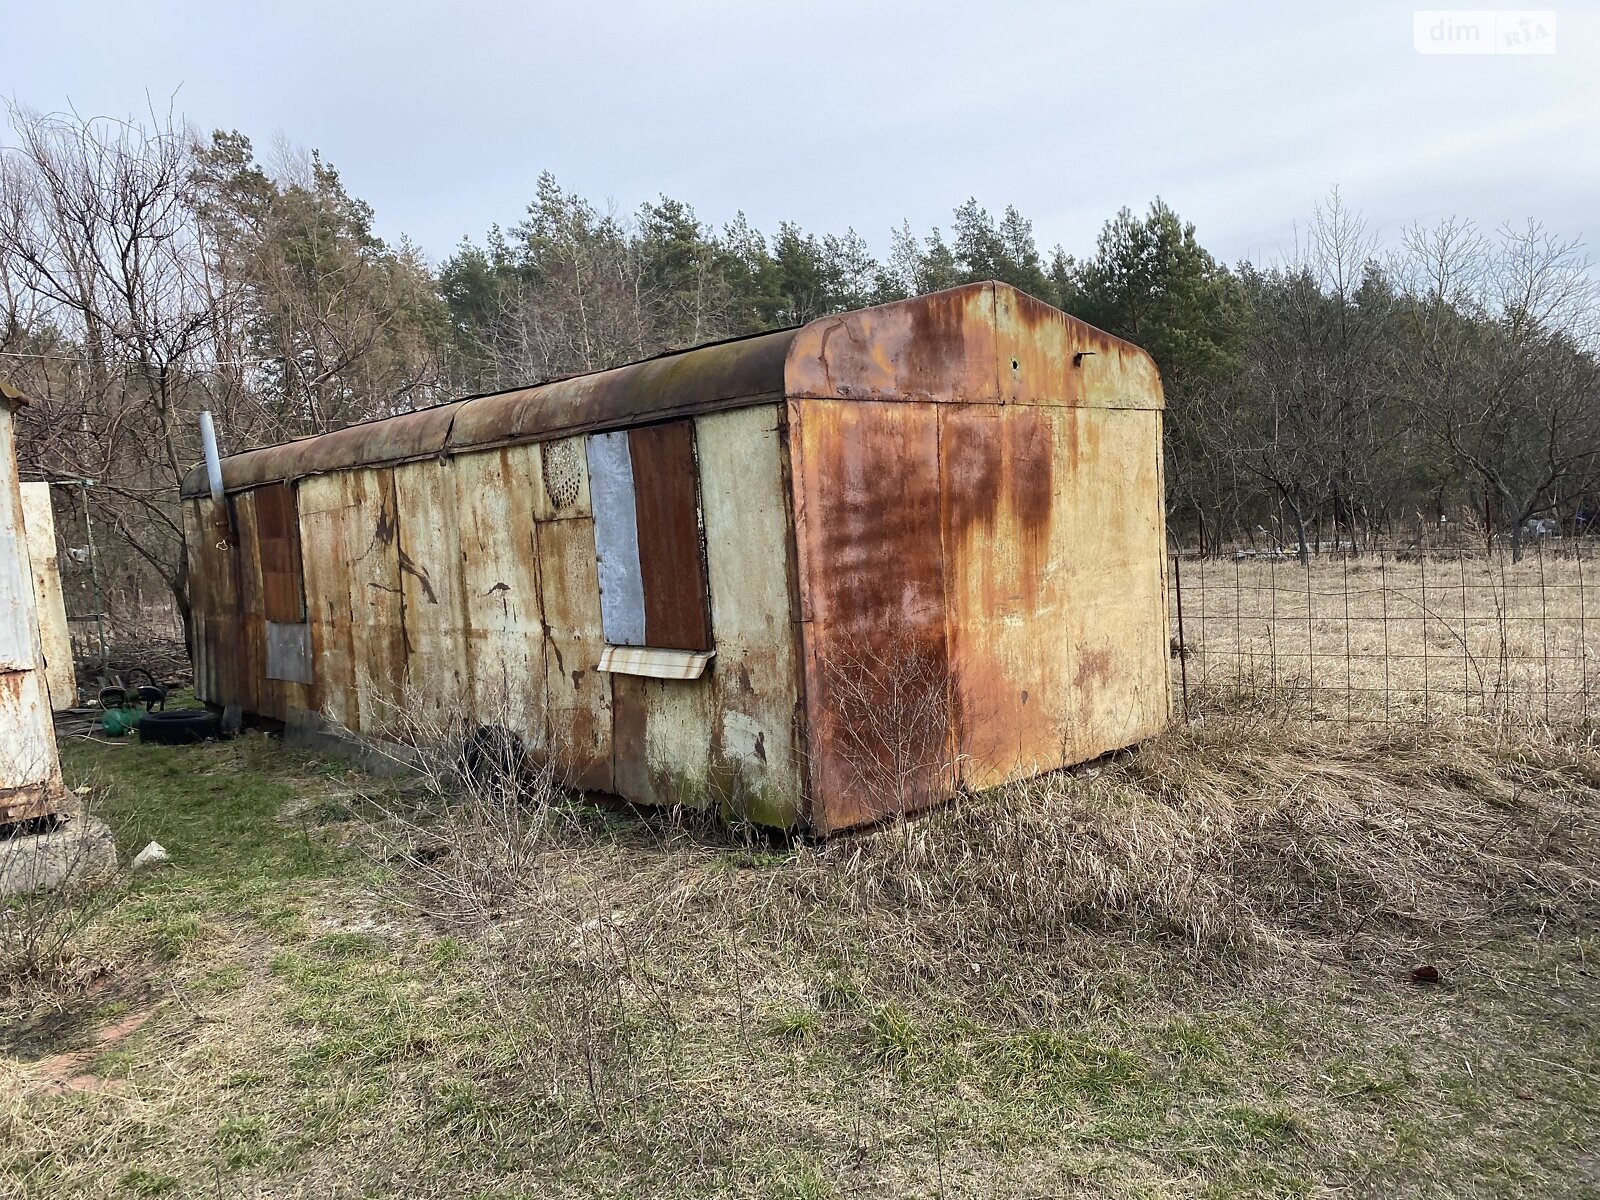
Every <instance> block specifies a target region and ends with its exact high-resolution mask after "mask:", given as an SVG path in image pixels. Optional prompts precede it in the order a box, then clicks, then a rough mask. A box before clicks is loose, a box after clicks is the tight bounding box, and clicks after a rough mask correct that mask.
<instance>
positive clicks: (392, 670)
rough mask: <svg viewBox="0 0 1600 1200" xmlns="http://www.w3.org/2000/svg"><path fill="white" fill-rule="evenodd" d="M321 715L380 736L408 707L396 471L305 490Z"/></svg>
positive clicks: (344, 477)
mask: <svg viewBox="0 0 1600 1200" xmlns="http://www.w3.org/2000/svg"><path fill="white" fill-rule="evenodd" d="M299 505H300V541H301V547H302V552H303V554H304V559H305V576H306V611H307V616H308V619H309V621H310V624H311V647H312V658H313V661H314V664H315V670H316V684H315V686H314V688H313V691H312V696H313V699H314V701H315V705H316V708H317V709H318V710H320V712H321V713H322V715H323V716H324V717H326V718H327V719H328V720H330V721H332V722H334V723H335V724H337V725H341V726H343V727H345V728H348V729H353V730H358V731H361V732H379V731H382V730H383V729H384V728H385V727H386V726H389V725H391V724H392V722H393V719H394V716H395V714H396V710H397V708H398V706H399V705H400V704H401V703H402V702H403V700H404V696H403V692H402V687H401V682H402V680H403V678H404V673H405V659H406V655H405V624H404V617H403V602H402V599H401V596H402V588H401V571H400V554H399V548H398V546H397V544H396V541H397V528H398V524H397V523H398V517H397V513H396V508H395V495H394V473H393V472H392V471H390V470H384V469H380V470H373V471H346V472H341V473H339V474H337V475H321V476H316V477H314V478H311V479H306V480H303V481H302V482H301V483H300V485H299Z"/></svg>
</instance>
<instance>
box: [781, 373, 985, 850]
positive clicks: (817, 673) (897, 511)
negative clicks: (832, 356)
mask: <svg viewBox="0 0 1600 1200" xmlns="http://www.w3.org/2000/svg"><path fill="white" fill-rule="evenodd" d="M789 429H790V440H791V441H790V444H791V446H792V448H793V450H792V452H793V454H794V457H795V460H796V461H795V470H794V489H795V495H794V504H795V514H794V521H795V543H796V548H797V554H798V567H799V576H800V599H801V616H802V620H803V621H804V626H803V642H804V653H805V688H806V713H807V718H808V726H809V729H808V732H809V750H810V758H811V763H810V767H811V797H810V798H811V812H810V824H811V826H812V828H814V829H816V830H818V831H819V832H823V833H827V832H831V831H833V830H836V829H842V828H845V827H847V826H851V825H859V824H864V823H866V822H870V821H875V820H879V819H882V818H883V817H886V816H890V815H894V814H898V813H903V812H908V811H911V810H914V809H917V808H923V807H926V806H928V805H930V804H933V803H936V802H937V801H939V800H941V799H943V798H944V797H945V796H946V795H948V793H949V790H950V787H951V786H952V785H953V774H952V767H953V763H954V747H953V745H952V736H951V723H950V713H949V687H950V664H949V659H948V654H947V640H946V633H945V616H946V613H945V594H944V586H945V584H944V555H943V551H942V548H941V546H940V537H939V535H940V521H939V498H940V497H939V428H938V413H937V410H936V409H935V408H933V407H932V406H928V405H911V404H892V403H881V402H876V401H863V402H844V401H837V400H829V401H808V400H800V401H791V402H790V408H789Z"/></svg>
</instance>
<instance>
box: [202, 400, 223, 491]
mask: <svg viewBox="0 0 1600 1200" xmlns="http://www.w3.org/2000/svg"><path fill="white" fill-rule="evenodd" d="M200 444H201V445H202V446H204V447H205V452H206V479H207V481H208V482H209V483H210V484H211V498H212V499H213V500H215V501H216V502H217V503H218V504H221V503H222V500H223V495H222V457H221V455H219V454H218V453H217V427H216V426H215V425H213V424H212V423H211V410H210V409H202V410H201V412H200Z"/></svg>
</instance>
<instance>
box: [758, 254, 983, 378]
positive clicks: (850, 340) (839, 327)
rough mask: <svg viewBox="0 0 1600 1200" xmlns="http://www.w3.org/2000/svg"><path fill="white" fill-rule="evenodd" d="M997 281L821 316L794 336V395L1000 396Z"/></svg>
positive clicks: (791, 375)
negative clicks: (995, 314)
mask: <svg viewBox="0 0 1600 1200" xmlns="http://www.w3.org/2000/svg"><path fill="white" fill-rule="evenodd" d="M996 361H997V360H996V350H995V329H994V285H992V284H987V283H976V284H971V285H969V286H966V287H958V288H951V289H950V290H949V291H944V292H934V293H933V294H932V295H929V296H919V297H917V298H916V299H915V300H908V301H902V302H900V303H897V304H885V305H880V306H879V307H877V308H864V309H861V310H859V311H856V312H849V313H841V314H839V315H837V316H830V317H822V318H819V319H818V320H815V321H813V322H811V324H809V325H807V326H805V327H804V328H803V329H801V330H800V332H799V333H798V334H797V335H796V336H795V340H794V345H793V346H792V347H791V348H790V350H789V362H788V366H787V368H786V370H785V377H784V391H785V392H786V394H787V395H789V396H791V397H816V398H819V399H842V400H885V401H898V402H905V401H913V402H916V401H927V400H938V401H949V402H954V403H977V402H983V401H989V402H994V401H996V400H998V399H999V382H998V378H997V374H996Z"/></svg>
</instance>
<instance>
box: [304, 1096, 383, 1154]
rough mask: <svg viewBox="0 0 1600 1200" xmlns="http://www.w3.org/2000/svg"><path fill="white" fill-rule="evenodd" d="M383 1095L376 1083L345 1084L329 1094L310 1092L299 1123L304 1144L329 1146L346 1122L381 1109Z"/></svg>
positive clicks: (305, 1100)
mask: <svg viewBox="0 0 1600 1200" xmlns="http://www.w3.org/2000/svg"><path fill="white" fill-rule="evenodd" d="M383 1098H384V1093H383V1090H382V1089H381V1088H379V1087H378V1086H377V1085H376V1084H371V1083H366V1084H358V1083H354V1082H345V1083H343V1084H339V1085H336V1086H334V1087H331V1088H329V1089H328V1090H326V1091H321V1092H317V1091H313V1092H310V1093H309V1094H308V1095H307V1096H306V1098H305V1099H304V1100H302V1101H301V1103H300V1106H299V1118H300V1119H299V1121H298V1123H297V1126H298V1130H299V1134H300V1141H301V1143H302V1144H303V1145H307V1146H317V1145H328V1144H330V1143H331V1142H333V1141H334V1139H335V1138H337V1137H338V1136H339V1133H340V1131H341V1130H342V1129H343V1128H344V1125H345V1122H346V1121H348V1120H349V1119H350V1118H352V1117H358V1116H361V1115H362V1114H364V1113H370V1112H373V1111H375V1110H377V1109H378V1108H380V1107H381V1106H382V1103H383Z"/></svg>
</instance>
